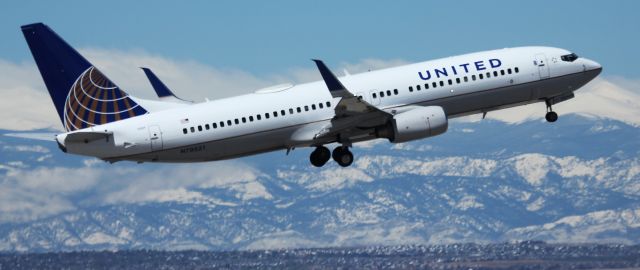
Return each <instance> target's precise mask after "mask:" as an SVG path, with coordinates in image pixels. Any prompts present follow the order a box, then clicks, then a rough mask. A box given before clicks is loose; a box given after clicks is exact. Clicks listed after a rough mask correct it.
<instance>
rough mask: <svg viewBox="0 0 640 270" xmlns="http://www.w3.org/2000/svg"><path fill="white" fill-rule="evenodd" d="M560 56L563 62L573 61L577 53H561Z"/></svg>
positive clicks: (576, 57)
mask: <svg viewBox="0 0 640 270" xmlns="http://www.w3.org/2000/svg"><path fill="white" fill-rule="evenodd" d="M560 58H562V61H565V62H573V61H576V59H578V55H577V54H575V53H572V54H566V55H563V56H561V57H560Z"/></svg>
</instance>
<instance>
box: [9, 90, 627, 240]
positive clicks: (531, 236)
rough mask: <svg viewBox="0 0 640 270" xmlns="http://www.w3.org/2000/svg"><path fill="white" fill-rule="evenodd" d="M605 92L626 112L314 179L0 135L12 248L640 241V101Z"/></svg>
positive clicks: (363, 153)
mask: <svg viewBox="0 0 640 270" xmlns="http://www.w3.org/2000/svg"><path fill="white" fill-rule="evenodd" d="M607 89H610V88H607ZM598 91H600V92H597V91H587V92H586V93H585V94H584V95H583V96H582V97H583V99H582V101H581V102H583V104H582V107H580V108H584V107H588V104H586V105H585V104H584V102H592V99H591V98H592V97H597V96H605V97H604V98H602V100H603V106H605V107H606V108H609V109H610V110H615V112H612V113H611V114H607V115H604V117H601V116H602V115H597V114H596V115H589V114H585V113H584V112H583V111H579V110H578V111H577V110H570V109H567V110H568V111H569V113H565V114H563V113H562V112H561V111H560V110H559V111H560V114H561V117H560V120H559V121H558V122H556V123H553V124H550V123H546V122H544V121H543V119H541V118H540V117H535V116H533V117H530V116H527V117H521V118H519V119H516V120H513V119H512V120H509V119H507V120H505V119H506V118H508V116H507V117H505V119H500V118H499V117H498V119H500V120H495V119H485V120H479V119H478V118H477V117H476V118H466V119H461V120H453V121H451V123H450V127H449V130H448V132H447V133H445V134H443V135H441V136H438V137H433V138H428V139H424V140H419V141H414V142H410V143H403V144H390V143H388V142H387V141H385V140H376V141H371V142H366V143H360V144H357V145H356V146H355V147H354V149H353V152H354V154H355V157H356V160H355V162H354V164H353V165H352V166H351V167H349V168H341V167H339V166H338V165H336V164H334V163H333V162H330V163H328V164H327V165H326V166H325V167H323V168H315V167H312V166H311V165H310V164H309V160H308V155H309V153H310V151H311V150H312V149H296V150H294V151H293V152H292V153H290V154H288V155H287V154H286V153H285V152H284V151H283V152H273V153H268V154H263V155H258V156H253V157H247V158H242V159H237V160H231V161H220V162H210V163H198V164H183V165H175V164H148V163H144V164H136V163H130V162H118V163H115V164H108V163H104V162H102V161H99V160H96V159H90V158H85V157H79V156H72V155H66V154H64V153H62V152H61V151H60V150H59V149H57V146H56V145H55V143H53V142H44V141H33V140H28V139H21V138H15V137H10V136H0V150H1V153H2V155H1V156H0V251H5V252H11V251H23V252H42V251H71V250H103V249H108V250H115V249H117V250H120V249H169V250H184V249H197V250H232V249H273V248H298V247H305V248H309V247H329V246H338V247H343V246H368V245H402V244H443V243H460V242H477V243H493V242H505V241H507V242H509V241H519V240H543V241H547V242H555V243H583V242H596V243H623V244H639V243H640V125H639V124H638V122H640V119H637V118H634V117H638V116H639V115H634V113H635V112H636V111H638V103H639V101H640V99H638V98H637V97H638V96H637V95H635V94H632V92H623V91H622V92H621V91H612V92H611V93H610V95H609V94H607V93H606V92H603V91H604V90H598ZM630 93H631V94H630ZM579 99H580V96H578V97H576V99H575V101H578V100H579ZM571 102H574V101H573V100H572V101H568V102H567V103H568V104H569V103H571ZM625 104H627V105H629V106H626V107H625ZM567 106H569V107H570V106H575V105H567ZM569 107H565V108H569ZM560 108H562V107H560ZM543 109H544V108H543ZM600 110H601V109H597V110H595V111H597V112H599V111H600ZM502 115H504V113H503V114H502ZM16 132H17V131H12V130H2V131H0V134H8V133H16ZM30 132H33V131H30Z"/></svg>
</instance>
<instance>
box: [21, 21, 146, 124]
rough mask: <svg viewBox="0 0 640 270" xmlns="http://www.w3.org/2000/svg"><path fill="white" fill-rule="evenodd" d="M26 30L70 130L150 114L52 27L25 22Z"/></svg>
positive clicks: (32, 50) (44, 78) (34, 53)
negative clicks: (26, 23)
mask: <svg viewBox="0 0 640 270" xmlns="http://www.w3.org/2000/svg"><path fill="white" fill-rule="evenodd" d="M22 33H23V34H24V37H25V39H26V40H27V44H29V49H31V54H33V58H34V59H35V61H36V64H37V65H38V69H39V70H40V74H41V75H42V79H43V80H44V83H45V85H46V86H47V90H49V95H50V96H51V99H52V100H53V103H54V105H55V106H56V110H57V111H58V115H59V116H60V120H61V121H62V124H63V125H64V128H65V129H66V130H67V131H73V130H76V129H82V128H87V127H92V126H94V125H101V124H106V123H110V122H114V121H118V120H122V119H126V118H130V117H134V116H138V115H142V114H145V113H147V110H145V109H144V108H142V107H140V106H139V105H138V104H137V103H136V102H134V101H133V100H132V99H131V98H129V95H128V94H127V93H125V92H124V91H122V90H120V88H119V87H118V86H116V85H115V84H114V83H113V82H111V81H110V80H109V79H108V78H107V77H106V76H104V74H102V72H100V71H99V70H98V69H97V68H95V67H94V66H93V65H92V64H91V63H89V61H87V60H86V59H85V58H84V57H82V55H80V54H79V53H78V52H77V51H76V50H75V49H73V48H72V47H71V46H69V44H67V43H66V42H65V41H64V40H63V39H62V38H60V37H59V36H58V35H57V34H56V33H55V32H53V30H51V29H50V28H49V27H48V26H46V25H44V24H42V23H34V24H29V25H23V26H22Z"/></svg>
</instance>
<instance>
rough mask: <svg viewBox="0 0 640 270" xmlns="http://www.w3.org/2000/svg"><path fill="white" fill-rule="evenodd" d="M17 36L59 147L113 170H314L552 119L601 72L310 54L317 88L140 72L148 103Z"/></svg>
mask: <svg viewBox="0 0 640 270" xmlns="http://www.w3.org/2000/svg"><path fill="white" fill-rule="evenodd" d="M21 29H22V32H23V34H24V37H25V39H26V41H27V44H28V46H29V48H30V50H31V53H32V55H33V57H34V59H35V62H36V64H37V66H38V69H39V71H40V74H41V75H42V78H43V80H44V83H45V85H46V87H47V90H48V91H49V94H50V96H51V99H52V100H53V103H54V105H55V107H56V110H57V112H58V114H59V117H60V120H61V122H62V125H63V127H64V129H65V131H66V132H64V133H60V134H55V138H54V139H55V141H56V142H57V144H58V146H59V148H60V149H61V150H62V151H64V152H66V153H71V154H77V155H84V156H91V157H97V158H99V159H102V160H104V161H108V162H112V163H113V162H117V161H125V160H126V161H134V162H204V161H215V160H225V159H232V158H238V157H243V156H249V155H255V154H260V153H265V152H270V151H277V150H282V151H285V150H286V151H287V154H288V153H289V151H291V150H293V149H295V148H301V147H313V148H315V149H314V150H313V151H312V152H311V154H310V157H309V160H310V163H311V164H312V165H313V166H316V167H322V166H324V165H325V164H326V163H327V162H328V161H329V160H330V159H333V160H334V161H335V162H336V163H337V164H338V165H340V166H342V167H347V166H350V165H351V164H352V163H353V160H354V156H353V153H352V152H351V151H350V148H351V147H352V146H353V144H354V143H357V142H362V141H368V140H374V139H379V138H383V139H387V140H388V141H389V142H391V143H402V142H408V141H413V140H419V139H424V138H428V137H432V136H437V135H440V134H443V133H445V132H446V131H447V128H448V121H449V119H452V118H456V117H461V116H466V115H471V114H480V113H482V114H483V118H484V116H485V115H486V113H487V112H490V111H495V110H500V109H504V108H509V107H514V106H520V105H526V104H530V103H536V102H545V104H546V108H547V113H546V116H545V118H546V120H547V121H548V122H555V121H556V120H557V119H558V114H557V113H556V112H555V111H553V109H552V106H553V105H555V104H557V103H559V102H563V101H566V100H568V99H571V98H573V97H574V91H576V90H578V89H579V88H581V87H582V86H584V85H585V84H586V83H588V82H589V81H591V80H592V79H594V78H595V77H597V76H598V75H599V74H600V73H601V71H602V66H601V65H600V64H598V63H597V62H595V61H592V60H589V59H587V58H584V57H579V56H578V55H576V54H575V53H573V52H570V51H568V50H565V49H560V48H553V47H534V46H531V47H517V48H505V49H498V50H491V51H483V52H476V53H470V54H464V55H459V56H452V57H447V58H443V59H437V60H431V61H426V62H419V63H415V64H409V65H404V66H398V67H393V68H387V69H381V70H375V71H369V72H364V73H360V74H353V75H351V74H345V76H343V77H337V76H336V75H335V74H334V73H333V72H332V71H331V70H330V69H329V68H328V67H327V66H326V65H325V64H324V62H323V61H321V60H317V59H314V60H313V61H314V63H315V65H316V67H317V68H318V71H319V73H320V75H321V77H322V80H321V81H316V82H310V83H303V84H298V85H291V84H284V85H277V86H273V87H268V88H264V89H260V90H257V91H255V92H254V93H251V94H246V95H241V96H235V97H229V98H223V99H218V100H207V101H205V102H200V103H195V102H191V101H185V100H182V99H180V98H177V97H176V96H175V95H174V94H173V92H172V91H171V90H169V88H167V87H166V85H164V84H163V83H162V82H161V81H160V79H159V78H158V77H157V76H155V74H153V72H151V70H150V69H144V71H145V74H146V75H147V77H148V79H149V80H150V82H151V84H152V86H153V88H154V90H155V91H156V92H157V93H158V96H160V97H161V99H160V100H148V99H141V98H137V97H134V96H131V95H129V94H127V93H126V92H124V91H123V90H122V89H121V88H119V87H118V86H117V85H116V84H115V83H113V82H112V81H111V80H109V79H108V78H107V77H106V76H105V75H104V74H103V73H102V72H100V71H99V70H98V68H96V67H95V66H94V65H93V64H91V63H90V62H89V61H87V60H86V59H85V58H84V57H83V56H82V55H80V54H79V53H78V52H77V51H76V50H75V49H74V48H72V47H71V46H70V45H69V44H67V43H66V42H65V41H64V40H63V39H62V38H60V37H59V36H58V35H57V34H56V33H55V32H54V31H53V30H51V29H50V28H49V27H48V26H46V25H45V24H43V23H34V24H29V25H24V26H22V27H21ZM167 97H168V98H169V99H170V100H163V99H162V98H167ZM333 143H337V144H338V146H337V147H335V148H334V149H333V151H330V150H329V148H327V146H326V145H328V144H333Z"/></svg>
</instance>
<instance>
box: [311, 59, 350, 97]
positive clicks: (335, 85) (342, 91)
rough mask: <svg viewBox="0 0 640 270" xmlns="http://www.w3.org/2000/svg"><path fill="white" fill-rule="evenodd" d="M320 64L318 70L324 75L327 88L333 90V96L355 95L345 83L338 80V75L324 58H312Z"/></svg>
mask: <svg viewBox="0 0 640 270" xmlns="http://www.w3.org/2000/svg"><path fill="white" fill-rule="evenodd" d="M311 60H313V62H315V63H316V65H317V66H318V70H319V71H320V75H322V79H323V80H324V83H325V84H327V88H329V92H331V96H333V97H353V94H352V93H351V92H349V90H347V88H346V87H344V85H342V83H341V82H340V81H339V80H338V78H337V77H336V75H334V74H333V72H331V70H329V68H328V67H327V66H326V65H325V64H324V63H323V62H322V60H318V59H311Z"/></svg>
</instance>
